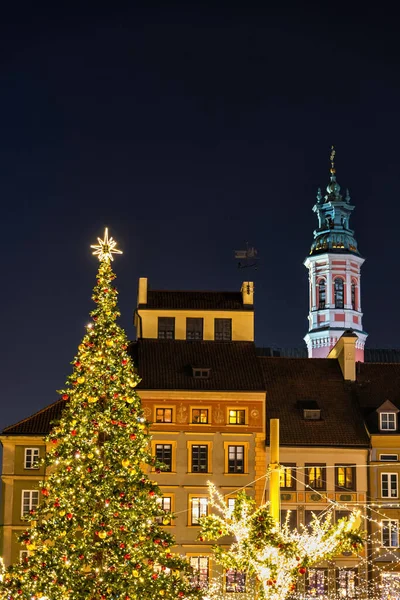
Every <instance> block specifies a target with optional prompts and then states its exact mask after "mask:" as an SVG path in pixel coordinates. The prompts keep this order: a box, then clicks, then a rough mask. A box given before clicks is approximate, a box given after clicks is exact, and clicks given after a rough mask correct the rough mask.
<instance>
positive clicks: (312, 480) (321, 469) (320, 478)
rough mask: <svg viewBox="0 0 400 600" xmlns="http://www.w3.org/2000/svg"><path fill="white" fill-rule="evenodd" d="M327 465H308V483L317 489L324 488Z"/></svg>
mask: <svg viewBox="0 0 400 600" xmlns="http://www.w3.org/2000/svg"><path fill="white" fill-rule="evenodd" d="M325 467H326V465H306V484H307V485H309V486H310V487H311V488H314V489H315V490H324V489H325V487H326V482H325Z"/></svg>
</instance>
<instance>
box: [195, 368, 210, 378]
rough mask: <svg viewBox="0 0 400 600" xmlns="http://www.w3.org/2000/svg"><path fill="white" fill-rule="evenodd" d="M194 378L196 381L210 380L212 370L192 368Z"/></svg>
mask: <svg viewBox="0 0 400 600" xmlns="http://www.w3.org/2000/svg"><path fill="white" fill-rule="evenodd" d="M192 371H193V377H196V379H209V377H210V374H211V369H208V368H207V369H204V368H200V367H192Z"/></svg>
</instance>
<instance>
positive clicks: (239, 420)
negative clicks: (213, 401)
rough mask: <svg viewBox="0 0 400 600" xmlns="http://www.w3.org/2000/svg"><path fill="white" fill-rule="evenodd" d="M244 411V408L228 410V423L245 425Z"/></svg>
mask: <svg viewBox="0 0 400 600" xmlns="http://www.w3.org/2000/svg"><path fill="white" fill-rule="evenodd" d="M245 424H246V411H245V410H242V409H241V410H235V409H231V410H229V425H245Z"/></svg>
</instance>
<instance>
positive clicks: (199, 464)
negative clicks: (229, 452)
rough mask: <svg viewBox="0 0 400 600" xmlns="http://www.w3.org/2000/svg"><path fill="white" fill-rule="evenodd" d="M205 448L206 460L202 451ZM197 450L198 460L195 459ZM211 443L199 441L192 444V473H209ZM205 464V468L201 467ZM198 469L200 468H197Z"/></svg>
mask: <svg viewBox="0 0 400 600" xmlns="http://www.w3.org/2000/svg"><path fill="white" fill-rule="evenodd" d="M204 450H205V462H203V461H204V456H202V453H203V452H204ZM195 451H196V452H197V453H198V457H197V460H196V461H195V460H194V453H195ZM208 453H209V445H208V444H202V443H198V444H191V447H190V472H191V473H195V474H196V475H202V474H204V475H206V474H208V473H209V467H210V460H209V456H208ZM204 464H205V467H206V468H205V469H202V468H201V467H202V466H203V465H204ZM194 467H196V470H194ZM197 469H198V470H197Z"/></svg>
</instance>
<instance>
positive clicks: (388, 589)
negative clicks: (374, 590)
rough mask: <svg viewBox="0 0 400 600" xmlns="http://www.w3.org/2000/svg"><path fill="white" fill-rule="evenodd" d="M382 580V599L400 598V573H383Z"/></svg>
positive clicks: (394, 599) (395, 599)
mask: <svg viewBox="0 0 400 600" xmlns="http://www.w3.org/2000/svg"><path fill="white" fill-rule="evenodd" d="M381 578H382V586H381V590H382V596H381V598H388V599H389V598H390V600H392V599H393V600H397V599H398V598H400V573H381Z"/></svg>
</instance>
